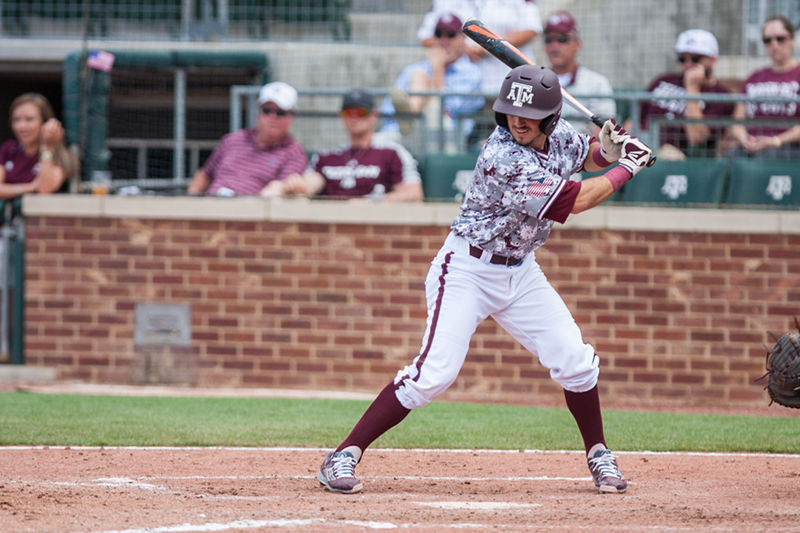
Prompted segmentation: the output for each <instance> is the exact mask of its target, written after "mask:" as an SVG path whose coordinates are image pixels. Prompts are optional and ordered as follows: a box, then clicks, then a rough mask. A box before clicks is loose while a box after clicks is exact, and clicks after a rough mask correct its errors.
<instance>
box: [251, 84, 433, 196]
mask: <svg viewBox="0 0 800 533" xmlns="http://www.w3.org/2000/svg"><path fill="white" fill-rule="evenodd" d="M341 117H342V123H343V125H344V129H345V130H347V134H348V137H349V140H350V143H349V144H348V145H346V146H340V147H338V148H335V149H333V150H326V151H322V152H319V153H317V154H315V155H314V156H313V157H312V158H311V163H310V165H309V166H308V169H306V171H305V173H303V174H292V175H291V176H289V177H288V178H286V179H285V180H283V181H274V182H272V183H271V184H270V185H269V186H268V187H267V188H266V189H265V190H264V192H263V193H262V195H264V196H286V195H302V196H314V195H324V196H327V197H331V198H339V199H347V198H358V199H363V198H369V199H371V200H383V201H387V202H416V201H421V200H422V195H423V191H422V179H421V177H420V175H419V172H418V171H417V162H416V161H415V160H414V157H413V156H412V155H411V154H410V153H409V152H408V150H406V149H405V148H403V147H402V146H400V145H399V144H395V143H391V142H382V141H380V140H378V139H375V138H374V132H375V125H376V124H377V123H378V113H377V111H375V102H374V99H373V97H372V95H371V94H369V93H368V92H367V91H365V90H363V89H353V90H351V91H349V92H348V93H347V94H345V95H344V98H342V107H341ZM362 201H363V200H362Z"/></svg>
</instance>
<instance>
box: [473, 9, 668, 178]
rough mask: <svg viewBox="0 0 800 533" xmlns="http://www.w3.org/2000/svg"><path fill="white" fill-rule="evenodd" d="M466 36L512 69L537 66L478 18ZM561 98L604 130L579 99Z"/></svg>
mask: <svg viewBox="0 0 800 533" xmlns="http://www.w3.org/2000/svg"><path fill="white" fill-rule="evenodd" d="M461 31H462V32H464V35H466V36H467V37H469V38H470V39H472V40H473V41H475V42H476V43H477V44H478V45H479V46H480V47H481V48H483V49H484V50H486V51H487V52H489V53H490V54H492V55H493V56H494V57H496V58H497V59H499V60H500V61H502V62H503V63H505V64H506V65H508V66H509V67H511V68H515V67H518V66H520V65H525V64H528V65H535V64H536V63H534V62H533V61H531V59H530V58H528V56H526V55H525V54H523V53H522V52H520V51H519V49H518V48H517V47H516V46H514V45H513V44H511V43H510V42H508V41H506V40H505V39H503V38H502V37H500V36H499V35H497V34H496V33H495V32H493V31H492V30H491V29H489V27H488V26H486V24H484V23H483V22H481V21H480V20H478V19H476V18H469V19H467V20H466V22H464V26H463V27H462V28H461ZM561 96H562V98H563V99H564V100H566V101H567V103H568V104H569V105H571V106H572V107H574V108H575V109H577V110H578V111H579V112H580V113H581V114H582V115H583V116H585V117H586V118H588V119H589V120H591V121H592V122H593V123H594V124H595V125H597V126H598V127H600V128H602V127H603V123H604V122H605V119H604V118H601V117H599V116H598V115H597V114H595V113H593V112H592V110H591V109H589V108H588V107H586V106H585V105H583V104H582V103H581V102H580V101H578V99H576V98H575V97H574V96H572V95H571V94H569V92H567V90H566V89H564V88H563V87H562V88H561ZM655 162H656V158H655V156H650V160H649V161H648V162H647V166H648V167H652V166H653V165H654V164H655Z"/></svg>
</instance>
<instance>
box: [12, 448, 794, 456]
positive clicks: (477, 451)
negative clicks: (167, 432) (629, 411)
mask: <svg viewBox="0 0 800 533" xmlns="http://www.w3.org/2000/svg"><path fill="white" fill-rule="evenodd" d="M6 450H9V451H12V450H23V451H24V450H79V451H102V450H104V451H114V450H122V451H125V450H145V451H212V450H222V451H237V452H248V451H249V452H259V453H265V452H276V453H292V452H328V451H330V448H292V447H237V446H0V453H1V452H3V451H6ZM369 451H370V453H373V454H374V453H408V452H412V453H441V454H447V453H452V454H462V453H468V454H518V453H532V454H543V455H560V454H580V455H584V452H583V451H582V450H533V449H526V450H489V449H485V448H480V449H445V448H437V449H433V448H370V450H369ZM614 454H615V455H667V456H670V455H674V456H684V455H685V456H696V457H780V458H785V459H800V454H798V453H764V452H755V453H753V452H691V451H649V450H642V451H618V450H614Z"/></svg>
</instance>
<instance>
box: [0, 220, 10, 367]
mask: <svg viewBox="0 0 800 533" xmlns="http://www.w3.org/2000/svg"><path fill="white" fill-rule="evenodd" d="M2 207H3V208H4V209H5V204H3V205H2ZM10 253H11V228H10V227H8V225H6V224H3V226H2V227H0V295H2V301H0V356H3V357H7V356H8V353H9V349H8V339H9V331H8V324H9V321H8V303H9V300H10V298H9V291H8V289H9V278H10V276H9V275H8V257H9V254H10Z"/></svg>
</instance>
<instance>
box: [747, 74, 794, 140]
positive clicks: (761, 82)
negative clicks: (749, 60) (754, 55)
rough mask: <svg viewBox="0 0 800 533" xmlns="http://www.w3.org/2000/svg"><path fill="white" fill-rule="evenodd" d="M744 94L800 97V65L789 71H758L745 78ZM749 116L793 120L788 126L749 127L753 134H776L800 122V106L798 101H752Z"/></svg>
mask: <svg viewBox="0 0 800 533" xmlns="http://www.w3.org/2000/svg"><path fill="white" fill-rule="evenodd" d="M742 94H746V95H747V96H753V97H762V96H780V97H787V98H795V99H797V100H800V65H798V66H796V67H795V68H793V69H792V70H789V71H787V72H775V71H773V70H772V69H771V68H765V69H762V70H757V71H756V72H753V73H752V74H751V75H750V76H748V77H747V79H746V80H745V81H744V85H742ZM747 118H751V119H771V120H774V119H784V120H787V121H791V124H789V125H787V126H785V127H782V126H781V125H779V124H776V125H769V124H763V125H756V126H750V127H748V128H747V132H748V133H749V134H750V135H764V136H767V137H774V136H775V135H778V134H779V133H781V132H784V131H786V130H787V129H789V128H790V127H791V126H794V125H795V124H797V121H798V119H800V105H798V102H797V101H795V102H748V103H747Z"/></svg>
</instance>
